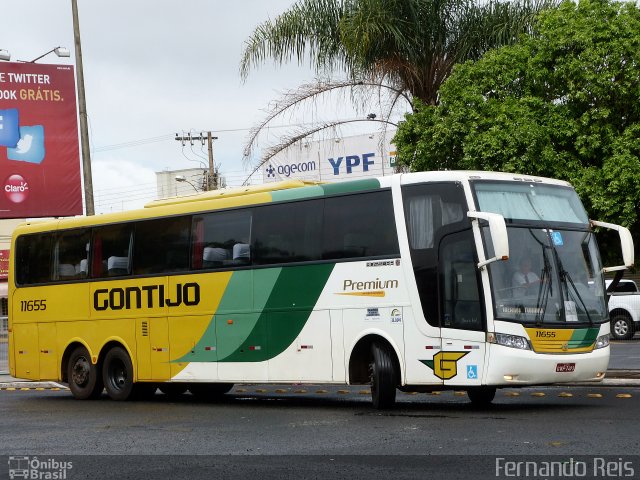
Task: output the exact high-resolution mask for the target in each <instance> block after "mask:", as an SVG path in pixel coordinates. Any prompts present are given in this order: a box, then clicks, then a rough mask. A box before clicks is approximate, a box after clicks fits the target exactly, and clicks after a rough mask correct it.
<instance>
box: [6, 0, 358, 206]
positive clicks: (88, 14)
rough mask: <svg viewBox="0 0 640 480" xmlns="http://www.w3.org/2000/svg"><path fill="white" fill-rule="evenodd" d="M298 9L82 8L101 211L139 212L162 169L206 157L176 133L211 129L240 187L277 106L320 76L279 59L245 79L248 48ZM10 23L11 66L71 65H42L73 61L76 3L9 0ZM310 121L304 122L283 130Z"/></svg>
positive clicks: (220, 5)
mask: <svg viewBox="0 0 640 480" xmlns="http://www.w3.org/2000/svg"><path fill="white" fill-rule="evenodd" d="M293 3H294V2H293V0H268V1H267V0H237V1H232V2H229V1H220V0H208V1H207V0H184V1H181V2H177V1H175V0H174V1H169V0H154V1H150V0H149V1H142V0H127V1H124V0H110V1H108V2H96V1H94V0H78V10H79V18H80V32H81V39H82V54H83V61H84V74H85V87H86V98H87V111H88V115H89V124H90V125H89V127H90V131H89V136H90V143H91V150H92V152H91V156H92V166H93V167H92V168H93V177H94V196H95V202H96V211H97V212H108V211H119V210H122V209H129V208H134V207H137V206H140V205H142V204H144V203H145V202H147V201H149V200H151V199H153V198H154V197H155V193H156V183H155V173H154V172H157V171H162V170H165V169H168V170H176V169H180V168H188V167H198V166H200V161H205V162H206V161H207V160H206V158H207V150H206V146H205V147H202V146H201V145H199V144H198V145H195V146H194V147H191V146H190V145H189V146H187V147H185V148H183V147H182V145H181V143H180V142H177V141H175V140H174V137H175V134H176V133H179V134H181V135H182V134H183V132H189V131H192V132H193V133H199V132H201V131H205V132H206V131H207V130H211V131H213V134H214V135H215V136H217V137H219V139H218V140H217V141H216V142H215V143H214V152H215V160H216V162H217V163H219V164H220V166H221V171H222V174H223V175H224V176H225V177H226V178H227V180H228V183H229V184H231V185H234V184H236V185H237V184H240V183H242V181H243V180H244V179H245V178H246V176H247V175H248V172H249V170H247V169H246V168H245V166H244V165H243V163H242V151H243V146H244V144H245V141H246V138H247V136H248V130H249V129H250V128H251V127H252V126H254V125H255V124H256V123H258V122H259V121H260V120H261V119H262V118H263V117H264V109H265V108H266V107H267V105H268V104H269V102H270V101H273V100H275V99H277V98H278V97H279V95H280V94H281V93H282V92H284V91H286V90H288V89H293V88H295V87H297V86H298V85H300V84H302V83H305V82H311V81H313V79H314V74H313V72H312V71H311V69H309V68H307V67H305V66H298V65H295V64H293V65H288V66H286V67H284V68H281V67H274V66H273V65H272V64H271V62H269V63H268V64H265V65H264V66H262V67H260V68H259V69H257V70H254V71H253V72H252V74H251V75H250V76H249V78H248V80H247V81H246V82H244V83H243V82H242V81H241V79H240V75H239V61H240V56H241V52H242V50H243V44H244V41H245V40H246V39H247V38H248V37H249V35H250V33H251V32H252V31H253V29H254V28H255V27H256V26H257V25H258V24H259V23H260V22H262V21H264V20H266V19H268V18H275V17H276V16H277V15H279V14H280V13H282V12H283V11H285V10H286V9H287V8H288V7H289V6H290V5H292V4H293ZM1 15H2V28H1V30H0V49H6V50H9V51H10V52H11V55H12V58H11V60H12V61H17V60H27V61H30V60H33V59H34V58H36V57H38V56H39V55H41V54H42V53H44V52H46V51H47V50H50V49H52V48H54V47H56V46H58V45H60V46H64V47H67V48H69V49H70V50H71V53H72V56H71V58H61V59H59V58H57V57H56V56H55V55H54V54H50V55H48V56H47V57H45V58H43V59H42V60H40V61H39V63H62V64H74V63H75V55H74V51H73V48H74V47H73V25H72V14H71V0H3V2H2V8H1ZM326 111H329V112H331V111H332V110H331V109H330V108H329V109H328V110H326ZM317 115H318V114H317V113H316V114H314V117H315V116H317ZM340 115H346V114H344V113H340ZM316 120H318V119H317V118H316ZM320 120H322V119H320ZM301 121H307V119H306V118H305V117H304V115H303V116H302V117H300V116H299V117H297V118H296V119H291V120H289V121H287V120H286V119H283V120H282V121H281V122H280V123H275V124H274V125H286V124H288V123H289V124H290V123H294V124H295V123H296V122H301ZM284 130H286V129H283V128H280V129H278V128H273V129H272V130H271V133H272V135H273V136H275V138H277V136H278V135H281V134H283V133H286V132H284ZM265 141H266V142H267V143H268V140H265ZM263 146H268V145H263ZM258 181H259V180H258Z"/></svg>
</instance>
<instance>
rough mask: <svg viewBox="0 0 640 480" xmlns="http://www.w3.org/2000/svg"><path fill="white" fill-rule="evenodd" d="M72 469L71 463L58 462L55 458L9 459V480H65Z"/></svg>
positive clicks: (13, 457)
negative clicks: (15, 479) (20, 479)
mask: <svg viewBox="0 0 640 480" xmlns="http://www.w3.org/2000/svg"><path fill="white" fill-rule="evenodd" d="M72 468H73V462H69V461H60V460H56V459H55V458H38V457H26V456H24V457H23V456H10V457H9V478H10V479H11V480H13V479H14V478H26V479H38V480H65V479H66V478H67V471H68V470H71V469H72Z"/></svg>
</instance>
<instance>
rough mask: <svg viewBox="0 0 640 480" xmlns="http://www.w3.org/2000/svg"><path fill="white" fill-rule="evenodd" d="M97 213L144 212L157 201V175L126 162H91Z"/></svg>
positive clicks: (147, 169) (148, 169)
mask: <svg viewBox="0 0 640 480" xmlns="http://www.w3.org/2000/svg"><path fill="white" fill-rule="evenodd" d="M91 169H92V176H93V197H94V204H95V210H96V213H97V214H98V213H109V212H119V211H122V210H130V209H132V208H142V207H143V206H144V204H145V203H148V202H150V201H151V200H153V199H155V198H156V175H155V173H154V171H153V170H152V169H150V168H147V167H143V166H141V165H138V164H135V163H132V162H130V161H127V160H117V159H116V160H113V159H110V160H106V161H96V162H92V167H91Z"/></svg>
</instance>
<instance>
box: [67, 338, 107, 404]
mask: <svg viewBox="0 0 640 480" xmlns="http://www.w3.org/2000/svg"><path fill="white" fill-rule="evenodd" d="M67 380H68V381H69V390H71V393H72V394H73V396H74V397H75V398H77V399H78V400H87V399H94V398H98V397H99V396H100V395H102V390H104V387H103V383H102V377H101V376H100V372H99V371H98V366H97V365H94V364H93V363H91V356H90V355H89V351H88V350H87V349H86V348H85V347H76V349H75V350H73V352H72V353H71V356H70V357H69V363H68V364H67Z"/></svg>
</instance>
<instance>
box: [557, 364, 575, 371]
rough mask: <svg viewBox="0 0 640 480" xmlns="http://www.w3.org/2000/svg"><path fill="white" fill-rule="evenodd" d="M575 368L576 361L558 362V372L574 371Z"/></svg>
mask: <svg viewBox="0 0 640 480" xmlns="http://www.w3.org/2000/svg"><path fill="white" fill-rule="evenodd" d="M575 369H576V364H575V363H556V372H573V371H574V370H575Z"/></svg>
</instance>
